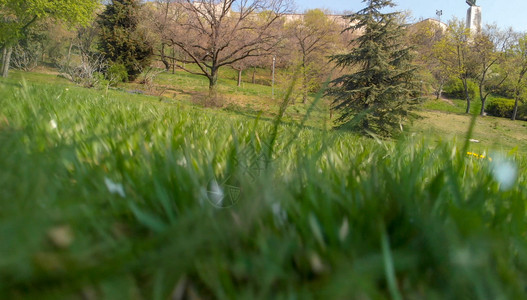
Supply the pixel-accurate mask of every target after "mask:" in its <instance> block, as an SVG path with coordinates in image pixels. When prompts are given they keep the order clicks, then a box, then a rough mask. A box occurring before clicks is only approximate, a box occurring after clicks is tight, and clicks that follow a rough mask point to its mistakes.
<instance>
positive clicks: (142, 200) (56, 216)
mask: <svg viewBox="0 0 527 300" xmlns="http://www.w3.org/2000/svg"><path fill="white" fill-rule="evenodd" d="M35 76H37V75H35ZM35 81H40V79H38V78H31V79H29V77H28V79H27V83H23V82H20V81H19V80H18V78H17V77H16V75H15V76H13V78H12V79H9V80H7V81H6V80H2V81H0V170H1V171H0V237H1V241H0V298H1V299H101V298H103V299H104V298H105V299H167V298H171V299H198V298H201V299H215V298H219V299H254V298H262V299H320V298H325V299H386V298H392V299H489V298H490V299H522V298H525V296H526V292H525V291H526V286H527V240H526V238H525V219H526V216H525V212H526V206H525V201H526V200H527V185H526V174H527V173H526V172H525V167H526V163H527V160H526V159H525V157H524V155H523V154H521V153H520V152H510V151H509V149H507V148H504V150H505V151H496V152H494V154H493V157H492V160H489V159H488V157H486V158H479V157H476V156H474V155H467V152H471V151H472V146H473V144H470V143H467V142H466V139H467V137H466V136H463V134H462V132H461V131H460V132H459V134H458V143H456V142H454V141H452V140H451V139H450V138H448V137H447V136H445V137H443V138H441V139H438V138H437V136H434V135H432V136H426V135H425V136H423V135H416V136H412V135H410V134H409V135H404V136H402V137H401V138H400V139H399V140H396V141H389V142H385V141H380V140H375V139H371V138H360V137H357V136H354V135H352V134H349V133H346V132H338V131H327V130H324V129H323V127H322V126H320V127H317V128H311V127H303V126H296V125H295V124H294V123H291V122H289V123H283V124H282V123H280V122H278V121H276V120H278V119H275V120H273V118H271V117H270V118H267V119H269V120H266V119H258V118H254V117H252V116H245V115H243V114H240V113H233V112H230V111H225V110H217V109H204V108H200V107H198V106H193V105H187V104H185V103H178V102H166V101H159V97H152V96H146V95H137V94H131V93H127V92H122V91H113V90H110V91H109V92H108V93H106V92H105V91H101V90H95V89H92V90H87V89H82V88H78V87H74V86H71V85H68V84H66V83H65V84H64V85H61V84H42V83H38V82H35ZM277 106H278V104H277ZM276 114H277V113H276V112H275V116H276ZM464 125H466V127H467V129H468V124H464ZM460 126H461V125H460ZM477 126H479V125H477ZM477 128H478V127H476V129H475V135H477V134H478V129H477ZM482 140H483V138H482ZM481 144H483V142H482V143H481ZM483 145H487V144H483ZM481 150H482V151H483V149H481ZM497 150H499V149H497Z"/></svg>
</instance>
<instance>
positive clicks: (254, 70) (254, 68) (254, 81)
mask: <svg viewBox="0 0 527 300" xmlns="http://www.w3.org/2000/svg"><path fill="white" fill-rule="evenodd" d="M255 73H256V67H253V78H252V83H253V84H256V79H255V78H254V75H255Z"/></svg>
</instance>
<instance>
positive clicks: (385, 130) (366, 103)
mask: <svg viewBox="0 0 527 300" xmlns="http://www.w3.org/2000/svg"><path fill="white" fill-rule="evenodd" d="M363 2H365V3H367V7H366V8H364V9H362V10H360V11H359V12H357V13H354V14H351V15H349V16H347V18H348V19H349V20H350V26H349V27H348V28H347V29H346V30H352V31H353V32H354V33H357V34H358V37H357V38H356V39H355V40H353V41H352V42H351V45H350V46H352V49H351V51H350V52H349V53H346V54H340V55H334V56H332V57H331V59H332V61H334V62H335V63H336V65H337V67H341V68H343V69H346V70H350V71H351V73H350V74H346V75H343V76H341V77H339V78H337V79H335V80H333V81H332V86H331V87H330V88H329V89H328V92H327V94H328V95H330V96H332V97H333V99H334V100H333V103H332V108H333V109H334V110H336V111H337V112H338V113H340V116H339V117H338V119H337V120H336V121H335V122H336V124H337V126H338V127H341V128H349V129H352V130H355V131H358V132H360V133H362V134H366V133H374V134H377V135H380V136H385V137H388V136H393V134H394V133H395V132H396V131H397V129H399V128H402V124H403V122H404V121H405V120H406V119H407V118H408V117H409V115H410V110H411V106H412V105H413V104H415V103H417V100H418V98H417V96H416V95H417V94H418V90H417V88H418V84H416V81H415V78H416V68H415V67H414V66H413V65H412V63H411V61H412V55H411V49H410V48H408V47H407V46H406V45H405V39H404V35H405V33H406V29H405V28H404V25H403V24H401V22H400V20H401V17H400V14H399V13H397V12H395V13H383V12H382V10H384V9H386V8H389V7H394V6H395V4H394V3H393V2H392V1H390V0H363Z"/></svg>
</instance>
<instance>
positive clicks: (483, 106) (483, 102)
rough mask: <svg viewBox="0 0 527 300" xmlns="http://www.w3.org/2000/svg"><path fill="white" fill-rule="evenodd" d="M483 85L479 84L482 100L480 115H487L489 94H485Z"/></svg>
mask: <svg viewBox="0 0 527 300" xmlns="http://www.w3.org/2000/svg"><path fill="white" fill-rule="evenodd" d="M483 89H484V88H483V86H482V85H480V86H479V99H480V100H481V110H480V111H479V115H480V116H482V117H483V116H484V115H485V101H487V96H483V93H484V92H483V91H482V90H483Z"/></svg>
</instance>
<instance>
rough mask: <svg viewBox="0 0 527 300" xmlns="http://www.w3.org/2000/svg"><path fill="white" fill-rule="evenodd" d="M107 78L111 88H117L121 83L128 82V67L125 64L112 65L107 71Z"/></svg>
mask: <svg viewBox="0 0 527 300" xmlns="http://www.w3.org/2000/svg"><path fill="white" fill-rule="evenodd" d="M106 78H107V79H108V80H109V81H110V85H111V86H115V85H116V84H117V83H119V82H126V81H128V72H127V70H126V66H125V65H123V64H112V65H111V66H110V67H109V68H108V70H106Z"/></svg>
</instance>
